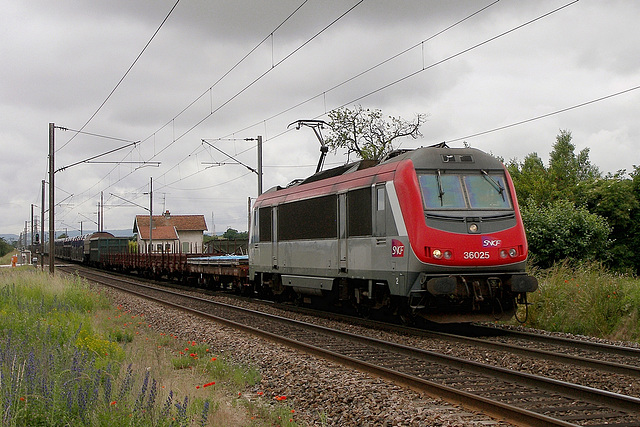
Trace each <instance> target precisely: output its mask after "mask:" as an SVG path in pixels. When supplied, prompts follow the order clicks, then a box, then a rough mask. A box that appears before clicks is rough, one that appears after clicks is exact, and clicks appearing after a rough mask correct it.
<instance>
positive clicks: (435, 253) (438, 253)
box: [431, 249, 442, 259]
mask: <svg viewBox="0 0 640 427" xmlns="http://www.w3.org/2000/svg"><path fill="white" fill-rule="evenodd" d="M431 255H433V257H434V258H435V259H441V258H442V251H441V250H440V249H434V250H433V252H431Z"/></svg>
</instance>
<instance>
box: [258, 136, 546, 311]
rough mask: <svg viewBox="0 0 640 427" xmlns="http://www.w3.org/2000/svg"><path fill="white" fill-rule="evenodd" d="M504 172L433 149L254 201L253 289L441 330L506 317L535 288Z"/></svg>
mask: <svg viewBox="0 0 640 427" xmlns="http://www.w3.org/2000/svg"><path fill="white" fill-rule="evenodd" d="M527 254H528V249H527V241H526V237H525V232H524V227H523V224H522V219H521V217H520V211H519V209H518V203H517V200H516V194H515V190H514V187H513V183H512V181H511V178H510V176H509V173H508V172H507V170H506V168H505V167H504V165H503V164H502V163H501V162H500V161H498V160H497V159H495V158H494V157H493V156H491V155H489V154H486V153H483V152H482V151H479V150H476V149H471V148H449V147H446V146H441V147H426V148H421V149H417V150H410V151H409V150H406V151H402V152H395V153H393V155H392V156H391V157H390V158H389V159H387V160H386V161H383V162H380V163H378V164H372V163H371V162H367V161H361V162H357V163H353V164H347V165H345V166H342V167H339V168H335V169H331V170H327V171H324V172H319V173H317V174H315V175H313V176H311V177H310V178H308V179H306V180H304V181H301V182H296V183H294V184H292V185H290V186H288V187H286V188H281V187H276V188H272V189H271V190H269V191H267V192H265V193H264V194H262V195H261V196H260V197H258V199H257V200H256V202H255V205H254V207H253V211H252V222H251V230H250V245H249V265H250V267H249V280H250V281H251V282H252V283H253V284H254V285H255V286H256V291H258V292H260V293H270V294H275V295H278V296H279V297H280V298H281V299H287V298H289V299H293V300H295V299H298V300H300V299H302V301H306V302H311V301H312V300H314V299H316V300H321V301H323V302H324V303H327V304H330V305H334V306H351V307H355V308H356V309H357V310H358V311H359V312H360V313H362V314H369V313H371V312H372V311H381V312H387V313H391V314H395V315H400V316H407V317H409V316H413V315H419V316H422V317H424V318H426V319H428V320H432V321H438V322H451V321H475V320H492V319H497V318H508V317H511V316H512V315H513V314H514V313H515V310H516V308H517V304H518V303H526V294H527V292H533V291H535V290H536V288H537V281H536V279H535V278H533V277H531V276H528V275H527V274H526V273H525V262H526V259H527Z"/></svg>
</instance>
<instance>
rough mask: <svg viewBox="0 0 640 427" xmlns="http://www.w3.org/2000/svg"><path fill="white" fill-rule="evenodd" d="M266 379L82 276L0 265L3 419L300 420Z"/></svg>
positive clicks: (49, 422) (17, 422)
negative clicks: (132, 309)
mask: <svg viewBox="0 0 640 427" xmlns="http://www.w3.org/2000/svg"><path fill="white" fill-rule="evenodd" d="M259 382H260V373H259V371H258V370H257V369H256V368H254V367H251V366H245V365H238V364H235V363H233V362H232V361H230V360H228V359H227V358H225V357H222V356H220V355H217V354H215V352H214V351H212V350H211V349H210V346H209V345H208V344H207V343H202V342H201V343H198V342H194V341H186V342H185V340H184V339H183V338H179V337H177V336H173V335H166V334H163V333H161V332H155V331H153V330H152V328H150V325H149V324H148V323H147V322H146V321H145V319H144V316H140V315H133V314H131V313H128V312H126V311H124V310H123V309H122V307H112V306H111V304H110V302H109V301H108V300H107V299H106V298H105V297H102V296H100V295H99V293H96V292H92V291H91V290H90V289H89V287H88V285H87V284H86V283H85V282H83V281H82V280H80V279H77V278H76V279H63V278H61V277H60V275H56V276H54V277H51V276H49V275H48V274H46V273H42V272H39V271H38V270H36V269H33V267H20V268H3V269H1V270H0V405H2V409H3V410H2V412H0V414H1V416H2V425H6V426H23V425H43V426H54V425H55V426H58V425H69V426H85V425H88V426H107V425H108V426H178V425H209V426H226V425H250V426H263V425H264V426H267V425H269V426H271V425H290V426H294V425H297V424H296V422H295V420H294V418H295V415H294V414H295V413H294V412H293V410H292V409H291V408H290V407H288V406H287V404H286V402H284V400H285V399H278V400H276V399H270V398H269V397H267V396H264V395H263V393H260V392H255V390H256V389H259ZM250 390H254V391H253V392H252V391H250Z"/></svg>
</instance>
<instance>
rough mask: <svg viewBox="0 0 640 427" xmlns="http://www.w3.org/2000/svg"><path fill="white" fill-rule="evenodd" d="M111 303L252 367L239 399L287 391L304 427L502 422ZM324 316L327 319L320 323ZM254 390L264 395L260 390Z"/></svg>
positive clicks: (134, 302)
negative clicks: (254, 375)
mask: <svg viewBox="0 0 640 427" xmlns="http://www.w3.org/2000/svg"><path fill="white" fill-rule="evenodd" d="M101 292H102V293H103V294H105V295H107V296H109V297H110V298H111V300H112V301H113V303H114V305H121V306H122V308H123V309H125V310H128V311H130V312H131V313H133V314H143V315H144V317H145V319H146V322H147V323H149V324H150V325H151V327H152V328H153V329H155V330H157V331H159V332H164V333H166V334H173V335H176V336H178V337H180V338H183V339H184V340H195V341H198V342H206V343H208V344H209V346H210V348H211V349H212V351H215V352H218V353H220V354H224V355H226V357H228V358H231V359H232V360H234V361H236V362H238V363H246V364H250V365H253V366H257V367H258V368H259V369H260V372H261V374H262V382H261V383H260V384H259V385H257V386H256V387H255V389H253V390H247V391H246V392H245V393H244V394H243V398H246V399H252V400H257V401H264V402H266V403H269V402H272V401H275V399H273V398H274V397H275V396H286V397H287V400H286V403H287V405H288V406H290V407H291V408H293V409H294V410H295V413H296V416H295V419H296V421H297V422H299V423H300V424H306V425H311V426H315V425H332V426H333V425H340V426H507V425H509V424H507V423H504V422H499V421H496V420H493V419H491V418H489V417H487V416H485V415H483V414H480V413H472V412H469V411H466V410H465V409H464V408H460V407H457V406H455V405H452V404H449V403H447V402H445V401H442V400H440V399H433V398H430V397H428V396H426V395H422V394H419V393H416V392H414V391H412V390H409V389H406V388H403V387H399V386H397V385H395V384H393V383H390V382H388V381H386V380H383V379H380V378H377V377H372V376H370V375H367V374H363V373H360V372H357V371H354V370H352V369H349V368H345V367H343V366H340V365H336V364H334V363H332V362H328V361H325V360H322V359H318V358H316V357H314V356H310V355H307V354H304V353H300V352H298V351H296V350H292V349H289V348H287V347H284V346H281V345H279V344H274V343H271V342H268V341H265V340H263V339H260V338H256V337H254V336H250V335H248V334H245V333H242V332H238V331H236V330H234V329H230V328H227V327H223V326H221V325H219V324H217V323H214V322H211V321H208V320H203V319H202V318H200V317H197V316H193V315H185V314H184V313H181V312H179V311H177V310H175V309H171V308H168V307H165V306H162V305H159V304H155V303H152V302H149V301H147V300H144V299H142V298H138V297H135V296H131V295H129V294H125V293H122V292H120V291H117V290H112V289H110V288H102V287H101ZM325 322H326V321H325ZM258 392H261V393H263V394H262V395H258Z"/></svg>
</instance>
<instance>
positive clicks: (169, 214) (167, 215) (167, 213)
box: [164, 209, 171, 219]
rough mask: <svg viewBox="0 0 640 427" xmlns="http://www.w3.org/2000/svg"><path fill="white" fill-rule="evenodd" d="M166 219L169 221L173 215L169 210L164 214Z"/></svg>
mask: <svg viewBox="0 0 640 427" xmlns="http://www.w3.org/2000/svg"><path fill="white" fill-rule="evenodd" d="M164 217H165V218H167V219H169V218H171V213H169V210H168V209H167V210H166V211H165V212H164Z"/></svg>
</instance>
